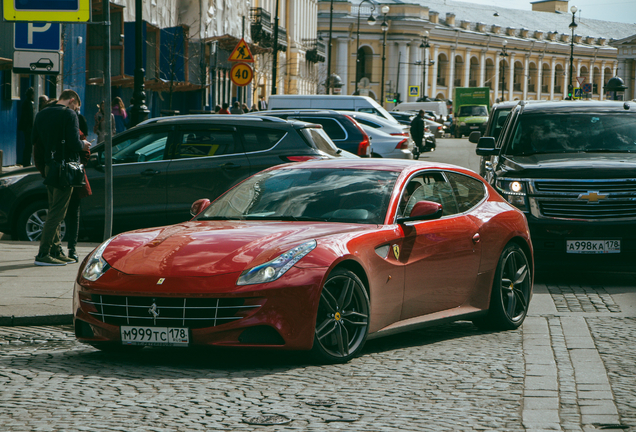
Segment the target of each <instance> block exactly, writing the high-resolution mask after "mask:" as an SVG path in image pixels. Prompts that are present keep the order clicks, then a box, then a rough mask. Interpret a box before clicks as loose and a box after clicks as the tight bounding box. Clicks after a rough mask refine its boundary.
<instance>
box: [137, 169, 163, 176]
mask: <svg viewBox="0 0 636 432" xmlns="http://www.w3.org/2000/svg"><path fill="white" fill-rule="evenodd" d="M157 174H161V171H157V170H153V169H147V170H146V171H142V172H141V175H142V176H154V175H157Z"/></svg>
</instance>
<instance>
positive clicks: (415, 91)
mask: <svg viewBox="0 0 636 432" xmlns="http://www.w3.org/2000/svg"><path fill="white" fill-rule="evenodd" d="M409 96H412V97H419V96H420V86H409Z"/></svg>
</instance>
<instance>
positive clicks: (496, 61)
mask: <svg viewBox="0 0 636 432" xmlns="http://www.w3.org/2000/svg"><path fill="white" fill-rule="evenodd" d="M500 61H501V57H500V56H499V53H497V55H496V56H495V78H493V79H494V80H495V88H494V90H493V91H494V93H495V98H494V100H497V98H498V97H499V79H500V78H499V71H500V69H501V65H500V64H499V62H500Z"/></svg>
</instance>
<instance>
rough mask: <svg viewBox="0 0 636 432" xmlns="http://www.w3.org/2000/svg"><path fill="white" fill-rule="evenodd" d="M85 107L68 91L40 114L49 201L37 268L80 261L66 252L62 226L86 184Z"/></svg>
mask: <svg viewBox="0 0 636 432" xmlns="http://www.w3.org/2000/svg"><path fill="white" fill-rule="evenodd" d="M81 105H82V102H81V100H80V97H79V95H78V94H77V93H76V92H75V91H73V90H64V91H63V92H62V94H60V98H59V100H58V101H57V103H56V104H54V105H51V106H49V107H47V108H46V109H44V110H42V111H40V112H39V113H38V114H37V116H36V117H35V124H34V127H33V147H34V154H35V155H36V159H37V160H36V166H37V167H38V169H39V170H40V172H42V171H44V184H45V185H46V189H47V193H48V202H49V208H48V214H47V216H46V222H45V223H44V228H43V229H42V234H41V237H40V249H39V251H38V255H37V256H36V257H35V265H39V266H63V265H66V264H67V263H71V262H76V261H75V260H74V259H72V258H69V257H67V256H66V255H64V252H63V251H62V241H61V238H60V224H61V222H62V221H63V220H64V217H65V216H66V211H67V209H68V205H69V202H70V200H71V195H72V193H73V187H74V186H78V185H83V184H85V180H84V179H85V173H84V170H83V168H82V166H81V165H80V163H79V159H80V158H79V154H80V152H82V151H90V143H89V142H88V141H86V140H82V139H80V130H79V121H78V118H77V113H76V112H75V110H76V109H79V107H80V106H81ZM80 176H81V179H80Z"/></svg>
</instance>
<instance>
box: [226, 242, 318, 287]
mask: <svg viewBox="0 0 636 432" xmlns="http://www.w3.org/2000/svg"><path fill="white" fill-rule="evenodd" d="M316 244H317V243H316V240H311V241H308V242H306V243H303V244H301V245H300V246H296V247H295V248H293V249H290V250H288V251H287V252H285V253H283V254H281V255H279V256H278V257H277V258H274V259H273V260H271V261H268V262H266V263H265V264H261V265H259V266H256V267H252V268H251V269H249V270H245V271H244V272H243V273H241V276H239V278H238V281H237V282H236V284H237V285H254V284H260V283H266V282H272V281H275V280H276V279H278V278H279V277H281V276H282V275H284V274H285V273H286V272H287V270H289V269H290V268H292V266H293V265H294V264H296V263H297V262H298V261H300V259H301V258H302V257H304V256H305V255H307V254H308V253H309V252H311V251H312V250H314V249H315V248H316Z"/></svg>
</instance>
